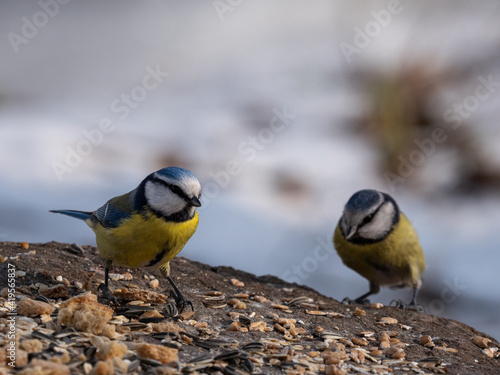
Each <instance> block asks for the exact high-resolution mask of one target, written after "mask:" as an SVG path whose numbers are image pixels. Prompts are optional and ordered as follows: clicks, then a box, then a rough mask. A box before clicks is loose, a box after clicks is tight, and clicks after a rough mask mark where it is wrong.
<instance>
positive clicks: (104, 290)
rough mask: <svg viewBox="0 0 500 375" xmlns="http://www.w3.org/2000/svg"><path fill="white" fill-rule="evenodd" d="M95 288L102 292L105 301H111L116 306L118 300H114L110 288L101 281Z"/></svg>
mask: <svg viewBox="0 0 500 375" xmlns="http://www.w3.org/2000/svg"><path fill="white" fill-rule="evenodd" d="M97 290H98V291H101V292H102V296H103V298H104V299H105V300H106V301H108V303H109V304H111V302H113V303H114V304H115V306H118V301H117V300H116V297H115V296H114V295H113V294H112V293H111V290H110V289H109V287H108V286H107V285H106V284H105V283H101V284H100V285H99V287H98V288H97Z"/></svg>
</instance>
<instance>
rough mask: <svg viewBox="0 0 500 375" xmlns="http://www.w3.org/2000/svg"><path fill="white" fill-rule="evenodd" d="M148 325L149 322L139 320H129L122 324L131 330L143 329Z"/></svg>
mask: <svg viewBox="0 0 500 375" xmlns="http://www.w3.org/2000/svg"><path fill="white" fill-rule="evenodd" d="M147 326H148V325H147V324H144V323H139V322H128V323H123V324H122V327H129V328H130V329H131V330H137V329H143V328H146V327H147Z"/></svg>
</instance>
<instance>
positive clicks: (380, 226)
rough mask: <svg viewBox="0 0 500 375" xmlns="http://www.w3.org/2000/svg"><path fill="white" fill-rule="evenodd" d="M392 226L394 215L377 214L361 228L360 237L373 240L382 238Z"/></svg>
mask: <svg viewBox="0 0 500 375" xmlns="http://www.w3.org/2000/svg"><path fill="white" fill-rule="evenodd" d="M391 226H392V217H390V216H386V215H379V214H377V215H376V216H375V217H374V218H373V220H372V221H371V222H369V223H368V224H366V225H363V226H362V227H361V228H359V230H358V233H359V235H360V237H362V238H367V239H371V240H376V239H381V238H382V237H384V236H385V235H386V234H387V233H388V232H389V231H390V230H391Z"/></svg>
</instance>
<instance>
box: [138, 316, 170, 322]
mask: <svg viewBox="0 0 500 375" xmlns="http://www.w3.org/2000/svg"><path fill="white" fill-rule="evenodd" d="M164 320H165V318H164V317H162V316H154V317H152V318H143V319H139V323H146V324H147V323H160V322H163V321H164Z"/></svg>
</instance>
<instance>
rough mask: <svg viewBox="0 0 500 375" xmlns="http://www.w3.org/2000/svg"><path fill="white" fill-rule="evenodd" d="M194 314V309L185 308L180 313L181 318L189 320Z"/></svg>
mask: <svg viewBox="0 0 500 375" xmlns="http://www.w3.org/2000/svg"><path fill="white" fill-rule="evenodd" d="M193 315H194V311H193V310H184V311H183V312H182V313H181V314H179V319H180V320H188V319H191V318H192V317H193Z"/></svg>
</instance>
